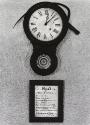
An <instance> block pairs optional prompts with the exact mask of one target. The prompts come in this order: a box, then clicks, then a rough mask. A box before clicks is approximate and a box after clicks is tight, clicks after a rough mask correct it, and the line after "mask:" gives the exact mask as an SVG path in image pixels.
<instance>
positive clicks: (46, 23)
mask: <svg viewBox="0 0 90 125" xmlns="http://www.w3.org/2000/svg"><path fill="white" fill-rule="evenodd" d="M55 16H56V15H54V16H53V17H52V18H51V19H50V20H48V21H46V23H45V25H47V24H48V23H49V22H50V21H51V20H52V19H53V18H54V17H55Z"/></svg>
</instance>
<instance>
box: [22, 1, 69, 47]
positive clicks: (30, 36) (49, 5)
mask: <svg viewBox="0 0 90 125" xmlns="http://www.w3.org/2000/svg"><path fill="white" fill-rule="evenodd" d="M40 8H50V9H53V10H55V11H56V12H57V13H58V14H59V15H60V17H61V19H62V24H63V27H62V30H61V32H60V34H59V35H58V36H57V37H56V38H55V39H53V40H50V41H43V40H39V39H37V38H35V37H34V35H33V34H32V33H31V31H30V29H29V20H30V17H31V15H32V14H33V13H34V12H35V11H36V10H38V9H40ZM23 28H24V32H25V34H26V36H27V38H28V39H29V40H30V41H31V42H32V43H33V44H42V45H45V44H58V43H59V42H60V41H61V40H63V38H64V37H65V35H66V33H67V30H68V20H67V16H66V14H65V12H64V11H63V9H61V8H60V7H59V6H58V5H57V4H55V3H51V2H40V3H37V4H35V5H33V6H32V7H31V8H30V9H29V10H28V11H27V13H26V14H25V17H24V21H23Z"/></svg>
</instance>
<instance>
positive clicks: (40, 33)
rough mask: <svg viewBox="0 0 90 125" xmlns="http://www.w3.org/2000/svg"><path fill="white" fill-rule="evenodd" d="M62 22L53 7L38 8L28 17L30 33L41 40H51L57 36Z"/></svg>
mask: <svg viewBox="0 0 90 125" xmlns="http://www.w3.org/2000/svg"><path fill="white" fill-rule="evenodd" d="M62 27H63V23H62V19H61V17H60V15H59V14H58V13H57V12H56V11H55V10H53V9H50V8H40V9H38V10H36V11H35V12H34V13H33V14H32V15H31V17H30V20H29V28H30V31H31V33H32V35H33V36H34V37H35V38H36V39H38V40H41V41H47V42H48V41H52V40H54V39H55V38H57V37H58V36H59V34H60V33H61V31H62Z"/></svg>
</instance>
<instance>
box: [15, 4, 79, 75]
mask: <svg viewBox="0 0 90 125" xmlns="http://www.w3.org/2000/svg"><path fill="white" fill-rule="evenodd" d="M62 8H65V9H66V10H67V11H68V14H67V15H66V13H65V12H64V10H63V9H62ZM23 17H24V21H23V28H24V32H25V34H26V36H27V38H28V39H29V40H30V41H31V43H32V45H33V54H32V56H31V59H30V65H31V67H32V69H33V70H34V72H35V73H37V74H39V75H42V76H46V75H49V74H51V73H53V72H54V71H55V69H56V67H57V64H58V59H57V56H56V48H57V45H58V44H59V43H60V42H61V41H62V40H63V38H64V37H65V35H66V33H67V31H68V29H70V30H72V31H73V32H74V33H75V34H76V35H78V34H79V33H80V32H79V31H78V30H77V29H76V28H75V27H73V26H72V25H71V24H70V23H69V18H70V9H69V8H68V7H67V6H66V5H64V4H61V3H53V2H40V3H37V4H35V5H33V6H32V7H31V8H30V9H29V10H28V11H27V12H26V13H25V14H24V15H23V16H22V17H21V18H23ZM21 18H20V19H19V20H18V21H17V22H16V24H17V23H18V22H19V21H20V20H21ZM16 24H15V25H16ZM15 25H14V26H15Z"/></svg>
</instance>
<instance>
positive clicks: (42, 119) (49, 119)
mask: <svg viewBox="0 0 90 125" xmlns="http://www.w3.org/2000/svg"><path fill="white" fill-rule="evenodd" d="M35 85H36V86H37V85H38V86H43V85H44V86H57V87H58V116H57V117H36V116H35ZM63 110H64V81H63V80H30V81H29V122H63V120H64V112H63Z"/></svg>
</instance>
